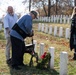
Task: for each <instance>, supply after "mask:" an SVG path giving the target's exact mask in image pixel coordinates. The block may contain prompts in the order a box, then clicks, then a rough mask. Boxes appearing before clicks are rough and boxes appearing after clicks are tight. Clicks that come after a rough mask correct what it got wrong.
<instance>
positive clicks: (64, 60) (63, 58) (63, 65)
mask: <svg viewBox="0 0 76 75" xmlns="http://www.w3.org/2000/svg"><path fill="white" fill-rule="evenodd" d="M33 43H34V44H35V47H34V50H35V52H37V41H36V40H33ZM44 46H45V45H44V43H40V49H39V53H38V55H39V58H40V56H41V55H42V54H43V53H44ZM48 52H49V53H50V55H51V59H50V69H54V52H55V48H54V47H50V48H49V49H48ZM67 64H68V53H67V52H64V51H63V52H61V53H60V63H59V66H60V75H67V73H68V65H67Z"/></svg>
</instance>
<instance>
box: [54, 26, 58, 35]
mask: <svg viewBox="0 0 76 75" xmlns="http://www.w3.org/2000/svg"><path fill="white" fill-rule="evenodd" d="M56 35H57V26H55V27H54V36H56Z"/></svg>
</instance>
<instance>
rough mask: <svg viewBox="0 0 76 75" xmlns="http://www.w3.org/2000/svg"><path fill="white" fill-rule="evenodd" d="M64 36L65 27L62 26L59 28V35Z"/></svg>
mask: <svg viewBox="0 0 76 75" xmlns="http://www.w3.org/2000/svg"><path fill="white" fill-rule="evenodd" d="M62 36H63V27H60V28H59V37H62Z"/></svg>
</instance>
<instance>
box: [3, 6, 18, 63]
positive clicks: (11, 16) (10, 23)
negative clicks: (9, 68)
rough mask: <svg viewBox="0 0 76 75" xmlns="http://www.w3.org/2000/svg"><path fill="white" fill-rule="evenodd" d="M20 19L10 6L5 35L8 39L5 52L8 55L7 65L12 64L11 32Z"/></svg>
mask: <svg viewBox="0 0 76 75" xmlns="http://www.w3.org/2000/svg"><path fill="white" fill-rule="evenodd" d="M17 19H18V17H17V15H16V14H15V13H14V11H13V7H12V6H8V8H7V14H6V15H5V16H4V21H3V23H4V34H5V39H6V50H5V55H6V63H7V64H10V62H11V54H10V49H11V40H10V31H11V28H12V27H13V25H14V24H15V23H16V21H17Z"/></svg>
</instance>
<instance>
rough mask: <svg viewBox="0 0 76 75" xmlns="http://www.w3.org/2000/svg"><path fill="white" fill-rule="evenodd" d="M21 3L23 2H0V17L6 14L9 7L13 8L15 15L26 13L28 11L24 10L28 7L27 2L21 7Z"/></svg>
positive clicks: (8, 0)
mask: <svg viewBox="0 0 76 75" xmlns="http://www.w3.org/2000/svg"><path fill="white" fill-rule="evenodd" d="M22 1H23V0H0V16H1V15H3V14H4V13H5V12H6V10H7V7H8V6H9V5H11V6H13V7H14V9H15V12H16V13H18V12H20V13H24V10H26V12H28V9H27V8H26V7H27V6H28V2H27V4H25V5H23V4H22Z"/></svg>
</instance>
